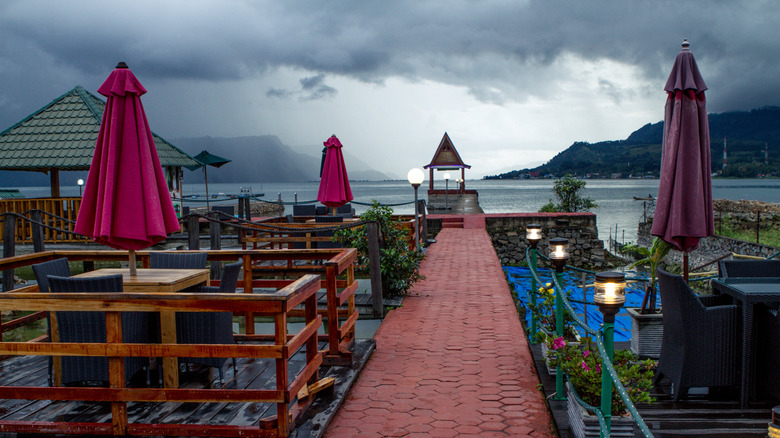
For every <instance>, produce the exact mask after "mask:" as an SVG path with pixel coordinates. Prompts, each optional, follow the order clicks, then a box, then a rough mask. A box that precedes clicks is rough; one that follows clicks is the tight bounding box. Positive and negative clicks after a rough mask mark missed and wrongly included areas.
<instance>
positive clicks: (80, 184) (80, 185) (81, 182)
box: [76, 178, 84, 198]
mask: <svg viewBox="0 0 780 438" xmlns="http://www.w3.org/2000/svg"><path fill="white" fill-rule="evenodd" d="M76 184H77V185H78V186H79V198H80V197H81V188H82V187H83V186H84V180H83V179H81V178H79V179H77V180H76Z"/></svg>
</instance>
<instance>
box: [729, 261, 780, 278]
mask: <svg viewBox="0 0 780 438" xmlns="http://www.w3.org/2000/svg"><path fill="white" fill-rule="evenodd" d="M718 275H719V276H720V277H780V260H721V261H719V262H718Z"/></svg>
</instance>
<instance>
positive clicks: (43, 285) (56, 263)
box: [32, 258, 70, 292]
mask: <svg viewBox="0 0 780 438" xmlns="http://www.w3.org/2000/svg"><path fill="white" fill-rule="evenodd" d="M32 270H33V274H35V280H36V281H38V289H40V291H41V292H48V291H49V275H56V276H57V277H70V265H68V259H66V258H61V259H54V260H49V261H48V262H43V263H37V264H35V265H32Z"/></svg>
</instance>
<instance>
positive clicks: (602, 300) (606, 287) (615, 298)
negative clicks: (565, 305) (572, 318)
mask: <svg viewBox="0 0 780 438" xmlns="http://www.w3.org/2000/svg"><path fill="white" fill-rule="evenodd" d="M593 301H595V302H596V304H598V306H599V310H600V311H601V313H602V314H604V324H603V326H602V329H601V331H602V333H603V336H604V349H605V350H606V352H607V357H609V361H610V362H612V359H613V358H614V354H613V352H614V340H615V315H616V314H617V313H618V312H619V311H620V308H621V307H623V303H625V302H626V277H625V276H624V275H623V274H622V273H620V272H613V271H609V272H599V273H597V274H596V283H595V290H594V293H593ZM601 413H602V414H603V415H604V421H605V422H606V425H607V430H609V428H610V427H611V424H612V417H611V415H612V380H611V379H610V377H609V374H608V373H607V369H606V367H602V370H601Z"/></svg>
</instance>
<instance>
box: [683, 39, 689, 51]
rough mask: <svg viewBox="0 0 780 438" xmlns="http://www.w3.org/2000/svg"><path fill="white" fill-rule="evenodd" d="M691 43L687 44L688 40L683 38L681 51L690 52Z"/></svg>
mask: <svg viewBox="0 0 780 438" xmlns="http://www.w3.org/2000/svg"><path fill="white" fill-rule="evenodd" d="M690 46H691V43H689V42H688V38H685V39H684V40H683V42H682V49H683V50H690Z"/></svg>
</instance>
